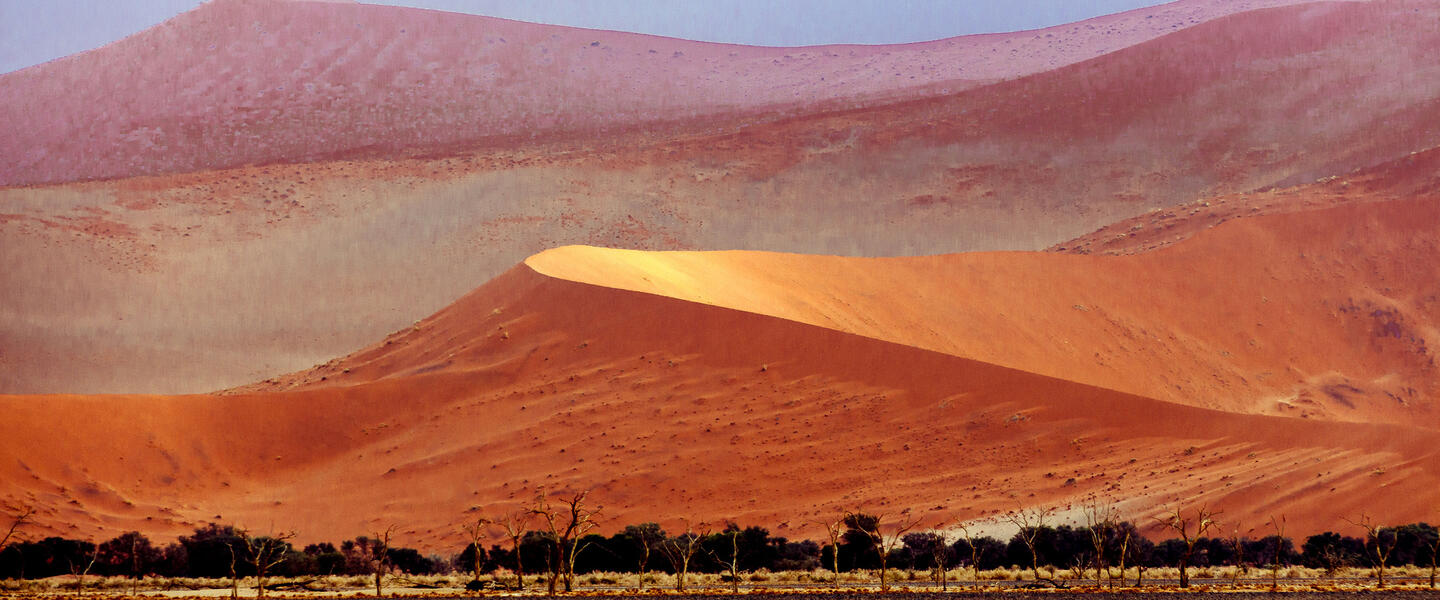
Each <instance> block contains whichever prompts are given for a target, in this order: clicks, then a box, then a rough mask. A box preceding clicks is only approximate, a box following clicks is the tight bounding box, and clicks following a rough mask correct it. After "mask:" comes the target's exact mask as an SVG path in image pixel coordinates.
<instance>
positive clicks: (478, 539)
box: [460, 517, 490, 582]
mask: <svg viewBox="0 0 1440 600" xmlns="http://www.w3.org/2000/svg"><path fill="white" fill-rule="evenodd" d="M489 525H490V519H487V518H485V517H477V518H476V519H475V520H474V521H468V522H466V523H465V524H464V525H461V526H460V530H461V531H463V532H465V535H467V536H469V538H470V548H471V550H472V551H473V552H474V553H475V556H474V561H472V564H471V565H470V566H471V569H470V570H471V573H472V574H473V576H474V578H473V579H472V580H471V581H476V582H478V581H480V567H481V566H483V565H482V564H481V563H482V560H481V558H480V552H481V550H480V548H481V546H480V544H481V543H482V542H484V541H485V538H486V537H489V536H488V535H487V533H488V529H487V526H489Z"/></svg>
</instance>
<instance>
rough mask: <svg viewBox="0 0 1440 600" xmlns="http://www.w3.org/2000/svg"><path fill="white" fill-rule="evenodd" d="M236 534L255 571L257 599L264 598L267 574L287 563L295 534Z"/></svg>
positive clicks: (239, 531)
mask: <svg viewBox="0 0 1440 600" xmlns="http://www.w3.org/2000/svg"><path fill="white" fill-rule="evenodd" d="M236 533H238V534H239V535H240V541H241V542H243V543H244V544H245V560H246V562H248V563H250V566H251V567H253V568H254V569H255V597H256V598H264V597H265V574H266V573H267V572H269V571H270V569H272V568H274V567H275V566H276V565H278V564H280V563H282V562H284V561H285V554H286V552H288V551H289V550H290V543H289V541H290V540H292V539H294V538H295V532H293V531H288V532H285V533H281V534H278V535H269V536H263V537H251V536H250V532H248V531H246V530H244V529H239V530H237V531H236ZM376 596H379V592H376Z"/></svg>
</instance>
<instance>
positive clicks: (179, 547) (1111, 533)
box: [0, 494, 1440, 597]
mask: <svg viewBox="0 0 1440 600" xmlns="http://www.w3.org/2000/svg"><path fill="white" fill-rule="evenodd" d="M588 496H589V495H588V494H569V495H563V496H561V500H562V501H561V502H558V503H555V502H539V501H538V499H537V502H536V505H535V506H533V507H528V508H526V510H525V511H524V512H516V513H512V514H511V515H509V516H506V517H500V518H483V517H474V516H473V515H472V516H470V517H469V520H467V521H466V524H465V526H464V527H463V528H462V529H463V531H464V532H465V533H466V537H467V539H466V540H465V542H466V543H465V545H464V546H463V547H461V548H458V550H460V551H459V552H457V553H456V554H455V555H454V556H453V558H449V559H446V558H443V557H439V556H431V557H428V558H427V557H425V556H422V555H421V554H420V553H419V552H418V551H416V550H413V549H409V548H401V547H395V546H392V543H391V538H392V535H393V533H394V531H395V527H393V526H392V527H390V528H388V529H386V530H384V531H382V532H380V533H378V534H376V535H374V536H373V537H363V536H362V537H358V538H355V539H354V540H347V541H345V542H344V543H343V544H341V545H340V547H339V548H338V549H337V548H336V547H335V546H334V545H331V544H327V543H319V544H310V545H308V546H305V547H304V549H303V550H297V549H296V548H294V547H292V546H291V544H290V543H289V541H290V540H291V539H294V537H295V533H294V532H287V533H282V534H278V535H274V534H272V535H268V536H262V537H252V536H251V535H250V533H249V532H248V531H246V530H244V529H239V528H234V527H228V526H221V525H216V524H207V525H205V526H203V527H201V528H198V529H196V530H195V533H194V534H192V535H188V536H182V537H180V538H179V540H178V541H177V542H175V543H172V544H169V545H168V546H164V547H158V546H156V545H154V544H153V543H152V542H151V541H150V540H149V539H148V538H146V537H145V536H143V535H141V534H139V533H138V532H128V533H125V534H122V535H120V536H118V537H116V538H114V539H111V540H108V541H106V542H104V543H102V544H99V545H98V546H97V545H96V544H92V543H89V542H79V541H72V540H65V539H62V538H57V537H50V538H46V539H44V540H39V541H18V537H19V536H18V535H17V534H16V533H14V532H13V531H12V532H11V533H10V535H8V536H7V539H6V546H5V548H4V549H3V550H0V578H5V579H6V582H5V583H3V584H0V591H8V592H23V593H28V592H43V591H46V590H49V591H55V592H62V591H65V590H74V591H78V592H80V593H85V592H86V591H88V590H97V591H106V590H121V589H124V588H127V587H128V588H129V589H128V590H127V591H128V592H129V593H130V594H136V593H139V592H140V591H141V590H189V589H202V588H207V589H217V590H224V589H226V588H229V589H228V591H229V592H230V593H231V594H232V595H236V596H238V595H239V590H240V587H242V585H244V586H247V587H252V588H253V589H254V590H255V596H257V597H264V596H268V595H270V592H271V591H275V590H284V591H301V592H303V591H333V592H346V591H350V592H354V591H359V590H360V589H362V588H365V587H366V586H371V591H373V593H375V594H376V595H377V596H380V595H383V594H384V592H385V584H386V581H387V578H389V583H390V585H391V586H393V588H394V589H395V590H396V593H397V594H399V595H412V594H416V593H418V592H417V590H420V591H424V590H431V589H438V590H456V591H457V593H458V591H459V590H464V591H465V592H479V591H481V590H483V589H485V588H489V587H494V588H500V587H512V588H516V589H523V588H524V587H526V584H527V583H535V584H538V583H540V582H550V583H551V584H553V585H555V586H556V590H555V593H560V592H561V591H562V589H561V588H560V586H559V583H560V582H561V581H562V580H563V579H570V582H569V585H568V587H567V588H565V589H568V590H570V591H574V590H576V589H577V588H578V587H580V586H588V587H608V588H614V589H633V590H640V589H644V588H645V587H647V586H649V585H652V584H656V583H659V582H660V581H663V579H660V578H661V577H664V575H657V574H655V573H652V572H651V568H652V565H651V564H650V555H651V552H652V551H653V550H655V549H658V550H659V551H660V552H661V553H662V555H664V556H665V557H666V558H668V559H669V561H668V563H669V564H668V565H667V564H660V565H657V567H658V568H657V569H656V570H657V571H659V572H661V573H663V574H665V575H670V576H673V577H674V583H675V589H676V591H677V592H687V591H694V590H705V589H716V588H728V590H729V591H731V592H739V591H741V588H742V586H749V587H752V588H768V587H772V586H812V585H813V586H824V587H832V586H833V587H841V586H851V587H855V586H861V587H864V586H876V587H879V588H880V589H889V588H892V587H894V586H895V585H897V584H900V585H904V586H906V587H907V588H908V587H916V586H920V587H924V586H928V585H934V586H935V588H933V589H938V590H942V591H943V590H948V589H950V587H951V586H950V582H951V581H954V582H958V586H959V587H961V588H963V589H995V587H996V586H1017V585H1033V584H1035V583H1039V582H1045V583H1047V584H1048V585H1051V586H1054V587H1083V588H1086V589H1100V588H1102V587H1104V586H1106V585H1107V584H1108V586H1109V587H1110V588H1112V589H1113V588H1115V587H1117V582H1118V587H1122V588H1124V587H1127V584H1129V582H1131V581H1133V582H1134V584H1133V586H1130V587H1131V588H1132V589H1133V587H1134V586H1139V585H1143V584H1145V583H1146V582H1147V581H1148V582H1149V585H1151V586H1156V585H1169V584H1178V585H1182V586H1185V587H1189V586H1190V585H1191V583H1192V579H1191V577H1192V576H1193V577H1195V578H1198V579H1199V580H1200V584H1201V586H1202V587H1204V586H1214V585H1217V584H1220V583H1221V582H1224V585H1228V586H1229V587H1233V588H1235V589H1267V588H1268V589H1273V590H1286V589H1295V588H1296V586H1298V585H1303V586H1306V587H1307V588H1309V589H1318V587H1320V586H1325V587H1327V589H1328V588H1335V589H1339V588H1342V587H1345V586H1349V587H1351V588H1353V587H1355V586H1358V585H1360V583H1361V582H1362V581H1363V579H1364V578H1366V577H1372V576H1373V577H1374V578H1375V587H1393V586H1395V585H1396V584H1397V583H1407V582H1408V584H1409V585H1410V586H1424V585H1427V584H1428V585H1430V586H1433V585H1434V580H1433V578H1434V575H1435V571H1436V562H1437V560H1436V550H1437V547H1440V532H1437V530H1436V528H1435V527H1433V526H1430V525H1428V524H1425V523H1414V524H1409V525H1403V526H1395V527H1382V526H1380V525H1379V524H1378V523H1377V522H1376V521H1374V520H1373V519H1371V518H1370V517H1368V516H1362V517H1361V519H1360V520H1358V521H1356V523H1357V524H1359V525H1361V526H1362V527H1363V528H1364V529H1365V531H1366V534H1367V538H1366V539H1357V538H1351V537H1345V536H1341V535H1339V534H1336V533H1333V532H1324V533H1321V534H1317V535H1313V536H1310V537H1309V538H1307V539H1306V540H1305V543H1304V545H1303V547H1302V551H1301V552H1298V553H1297V552H1296V551H1295V550H1294V547H1293V545H1292V543H1291V541H1290V540H1289V539H1288V538H1286V537H1284V534H1285V526H1284V519H1283V518H1272V519H1271V521H1270V528H1271V529H1272V530H1273V535H1270V536H1267V537H1265V538H1263V539H1259V540H1254V539H1250V538H1247V537H1244V536H1242V535H1240V533H1239V531H1240V529H1239V528H1238V527H1235V528H1233V529H1232V530H1231V533H1230V535H1228V536H1224V537H1219V538H1207V537H1204V534H1205V533H1206V532H1207V531H1210V530H1212V529H1215V528H1216V525H1215V523H1217V521H1216V519H1215V516H1216V514H1217V513H1215V512H1212V511H1209V510H1208V509H1205V508H1200V509H1198V510H1195V511H1194V512H1193V513H1184V512H1181V511H1180V510H1178V509H1176V510H1174V511H1172V512H1171V513H1170V514H1168V515H1166V516H1165V517H1161V518H1157V519H1155V520H1156V521H1157V522H1158V523H1159V524H1161V525H1163V526H1165V527H1167V528H1169V529H1170V530H1172V531H1174V532H1176V533H1177V534H1179V537H1177V538H1174V539H1169V540H1164V541H1162V542H1161V543H1159V544H1155V543H1153V542H1151V541H1150V540H1148V539H1146V538H1145V537H1143V536H1140V535H1139V534H1138V533H1137V532H1136V529H1135V527H1134V525H1133V524H1131V523H1129V522H1127V521H1124V520H1123V519H1122V518H1121V517H1120V515H1119V513H1118V512H1116V511H1115V509H1114V508H1113V507H1111V506H1107V505H1103V504H1094V505H1091V506H1090V507H1088V508H1087V509H1086V510H1085V512H1084V514H1083V515H1082V517H1083V518H1084V520H1085V523H1084V526H1083V527H1072V526H1070V525H1059V526H1051V525H1048V524H1046V523H1045V520H1046V519H1048V518H1050V515H1051V514H1052V513H1051V512H1050V511H1029V512H1028V513H1027V514H1026V515H1024V516H1020V515H1011V516H1010V520H1012V522H1013V521H1019V522H1020V523H1022V524H1024V525H1025V527H1024V528H1017V531H1016V532H1015V533H1014V534H1013V535H1012V536H1011V538H1010V540H1009V544H1006V543H1004V542H1002V541H1001V540H997V539H994V538H990V537H986V536H978V535H976V534H975V530H974V528H973V523H966V522H963V521H962V522H958V523H954V522H953V521H952V522H942V523H939V524H937V525H936V526H935V528H934V530H931V531H923V532H915V533H911V530H912V529H913V528H914V527H915V526H916V524H917V523H918V522H919V518H918V517H913V516H907V517H906V518H904V519H893V520H884V519H883V517H881V516H871V515H867V514H865V513H862V512H858V511H855V512H847V513H844V514H843V516H842V517H841V518H839V519H837V520H834V521H828V522H827V521H820V523H821V524H822V525H825V524H827V523H828V526H827V531H828V533H827V536H828V538H829V539H828V542H829V543H828V544H825V545H821V544H817V543H815V542H811V541H800V542H791V541H789V540H787V539H785V538H781V537H774V536H771V535H770V533H769V531H768V530H766V529H764V528H760V527H753V526H752V527H742V526H741V525H740V524H738V523H733V522H727V524H726V527H725V528H724V529H723V530H721V531H719V532H714V533H712V532H710V531H709V529H708V528H707V527H706V526H705V525H704V524H700V525H696V526H692V525H689V524H686V526H685V527H684V530H683V532H682V533H680V534H677V535H666V534H665V532H664V531H663V530H662V529H661V528H660V527H659V525H657V524H655V523H645V524H642V525H632V526H628V527H625V528H623V529H621V530H620V531H618V532H616V533H615V534H613V535H610V536H608V537H606V536H601V535H597V534H595V533H593V527H594V524H595V523H596V520H595V518H594V517H595V515H597V514H598V511H599V509H590V508H587V507H588V506H589V504H588V503H587V499H588ZM547 510H548V511H549V512H548V513H547V512H546V511H547ZM476 511H479V508H478V507H477V508H474V509H472V510H471V511H470V512H476ZM12 514H23V513H12ZM547 514H548V515H549V516H546V515H547ZM534 515H539V516H542V517H543V522H542V523H541V525H542V527H543V528H544V529H543V530H541V531H534V530H528V529H526V520H527V518H528V517H530V516H534ZM26 518H28V516H27V517H26ZM12 520H20V521H22V522H21V525H23V524H24V523H23V520H22V519H15V518H12ZM552 521H553V525H552V524H551V523H552ZM951 523H954V524H953V526H949V525H950V524H951ZM496 524H498V525H500V528H501V529H503V530H504V532H503V536H502V535H496V536H495V537H496V541H497V542H499V543H496V544H495V545H492V546H490V547H489V548H488V549H486V548H485V547H484V546H483V542H484V541H485V540H486V539H488V538H490V537H491V534H492V531H491V530H490V529H489V528H490V527H491V526H492V525H496ZM587 524H588V525H587ZM572 525H573V527H572ZM12 529H13V530H19V529H20V527H19V526H13V527H12ZM955 534H958V535H955ZM952 536H953V537H952ZM507 540H508V542H509V547H508V548H507V547H504V546H502V543H503V542H505V541H507ZM557 540H560V543H559V544H557V543H556V542H557ZM1247 559H1248V560H1254V561H1256V562H1257V563H1258V562H1260V561H1264V562H1265V563H1266V564H1265V565H1264V566H1265V567H1267V568H1266V569H1265V572H1263V574H1260V575H1255V574H1252V572H1251V569H1250V566H1251V564H1250V562H1248V560H1247ZM526 562H529V563H531V564H538V563H540V562H544V563H546V565H547V567H548V568H547V569H546V571H545V573H544V575H540V576H536V577H533V578H532V579H534V581H533V582H527V581H526V578H527V577H529V574H526V573H525V572H524V571H523V569H522V568H521V565H523V564H524V563H526ZM822 565H824V567H822ZM1257 566H1259V565H1258V564H1257ZM1092 569H1093V573H1092V572H1091V570H1092ZM1382 569H1383V570H1382ZM392 570H393V571H394V573H395V575H394V576H393V577H390V573H391V571H392ZM92 571H93V572H94V573H95V574H96V575H98V578H95V579H92V580H91V581H86V577H87V576H88V575H89V574H90V573H91V572H92ZM457 573H463V575H461V576H459V577H455V576H454V575H455V574H457ZM1146 573H1149V574H1150V578H1149V579H1148V580H1146V579H1145V577H1144V576H1145V574H1146ZM1397 578H1399V579H1401V580H1403V581H1399V582H1397ZM1267 579H1268V581H1267Z"/></svg>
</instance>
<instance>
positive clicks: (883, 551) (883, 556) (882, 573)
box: [880, 548, 889, 592]
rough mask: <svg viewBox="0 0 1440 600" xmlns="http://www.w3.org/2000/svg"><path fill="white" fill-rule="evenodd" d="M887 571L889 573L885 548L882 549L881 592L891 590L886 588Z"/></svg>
mask: <svg viewBox="0 0 1440 600" xmlns="http://www.w3.org/2000/svg"><path fill="white" fill-rule="evenodd" d="M885 571H887V569H886V568H885V549H884V548H881V549H880V591H882V592H883V591H885V590H887V589H889V587H888V586H886V584H885Z"/></svg>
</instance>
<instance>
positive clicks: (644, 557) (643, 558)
mask: <svg viewBox="0 0 1440 600" xmlns="http://www.w3.org/2000/svg"><path fill="white" fill-rule="evenodd" d="M641 541H643V542H645V544H644V545H645V548H644V549H643V550H644V551H643V552H642V553H641V555H640V590H641V591H644V590H645V566H646V565H649V564H650V542H648V541H646V540H645V539H644V538H643V537H642V539H641Z"/></svg>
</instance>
